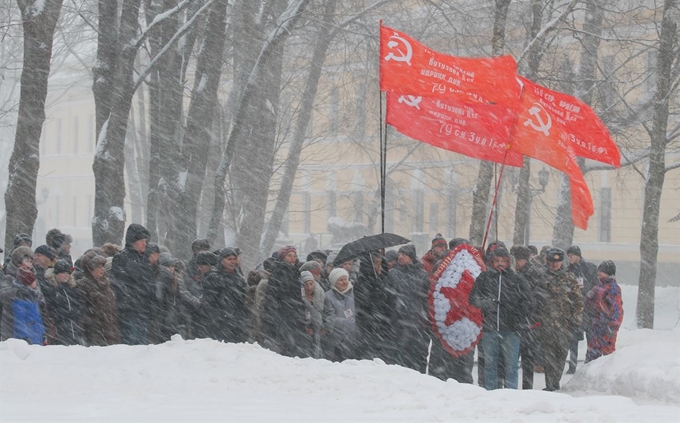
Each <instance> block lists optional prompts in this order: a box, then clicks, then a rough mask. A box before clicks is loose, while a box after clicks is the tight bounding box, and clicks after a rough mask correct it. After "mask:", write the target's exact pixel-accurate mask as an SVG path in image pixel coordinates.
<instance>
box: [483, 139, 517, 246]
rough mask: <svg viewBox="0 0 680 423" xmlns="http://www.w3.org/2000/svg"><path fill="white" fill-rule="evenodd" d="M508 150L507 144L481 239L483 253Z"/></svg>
mask: <svg viewBox="0 0 680 423" xmlns="http://www.w3.org/2000/svg"><path fill="white" fill-rule="evenodd" d="M508 151H510V145H509V144H508V146H507V148H506V149H505V154H504V155H503V164H502V165H501V171H500V173H499V175H498V181H497V182H496V191H495V192H494V194H493V203H492V204H491V211H490V212H489V220H488V221H487V222H486V231H484V240H483V241H482V251H481V253H482V254H484V250H485V249H486V239H487V237H488V235H489V228H491V220H492V218H493V214H494V213H493V212H494V210H495V209H496V201H497V200H498V189H499V188H500V186H501V181H502V180H503V170H504V169H505V160H506V159H507V158H508ZM496 231H498V226H496ZM496 238H498V233H496Z"/></svg>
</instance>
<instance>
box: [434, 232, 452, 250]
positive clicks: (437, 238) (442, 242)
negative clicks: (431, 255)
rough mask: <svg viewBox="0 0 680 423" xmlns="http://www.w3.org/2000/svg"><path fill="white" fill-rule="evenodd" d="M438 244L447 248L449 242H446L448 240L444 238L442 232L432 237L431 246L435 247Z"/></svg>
mask: <svg viewBox="0 0 680 423" xmlns="http://www.w3.org/2000/svg"><path fill="white" fill-rule="evenodd" d="M437 246H440V247H444V248H446V247H447V246H448V244H447V243H446V240H445V239H444V237H443V236H442V234H437V235H435V237H434V238H433V239H432V247H430V248H434V247H437Z"/></svg>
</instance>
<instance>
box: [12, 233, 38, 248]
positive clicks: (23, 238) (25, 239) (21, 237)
mask: <svg viewBox="0 0 680 423" xmlns="http://www.w3.org/2000/svg"><path fill="white" fill-rule="evenodd" d="M23 243H27V244H28V246H29V247H30V246H31V245H33V240H32V239H31V236H30V235H28V234H25V233H20V234H16V235H15V236H14V247H15V248H16V247H18V246H19V245H20V244H23Z"/></svg>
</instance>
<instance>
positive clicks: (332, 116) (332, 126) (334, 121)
mask: <svg viewBox="0 0 680 423" xmlns="http://www.w3.org/2000/svg"><path fill="white" fill-rule="evenodd" d="M339 110H340V90H338V87H333V88H332V89H331V96H330V110H329V115H328V130H329V131H330V134H331V135H337V132H338V126H339V122H340V117H339Z"/></svg>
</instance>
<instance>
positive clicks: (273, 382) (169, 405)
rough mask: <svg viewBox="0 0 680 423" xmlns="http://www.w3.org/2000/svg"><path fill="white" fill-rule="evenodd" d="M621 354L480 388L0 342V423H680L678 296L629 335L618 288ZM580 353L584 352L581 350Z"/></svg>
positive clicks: (188, 351) (241, 354)
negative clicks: (520, 384)
mask: <svg viewBox="0 0 680 423" xmlns="http://www.w3.org/2000/svg"><path fill="white" fill-rule="evenodd" d="M623 294H624V310H625V318H624V327H623V329H622V331H621V332H620V334H619V342H618V350H617V351H616V353H614V354H613V355H611V356H608V357H603V358H601V359H598V360H596V361H594V362H592V363H589V364H588V365H583V364H580V365H579V368H578V371H577V373H576V375H574V376H573V378H571V380H569V376H567V375H565V378H564V379H563V382H565V383H564V384H563V387H564V389H563V391H562V392H561V393H552V392H544V391H541V390H538V388H540V387H542V386H543V380H542V379H543V377H542V375H540V374H539V375H537V377H536V388H537V389H536V390H532V391H521V390H520V391H511V390H501V391H492V392H487V391H485V390H483V389H481V388H479V387H477V386H472V385H463V384H458V383H457V382H455V381H448V382H442V381H439V380H437V379H435V378H432V377H429V376H425V375H421V374H419V373H417V372H414V371H411V370H407V369H403V368H400V367H397V366H388V365H385V364H384V363H382V362H380V361H347V362H344V363H341V364H338V363H330V362H328V361H325V360H312V359H302V360H301V359H290V358H286V357H281V356H278V355H276V354H274V353H271V352H269V351H266V350H263V349H261V348H259V347H258V346H255V345H246V344H239V345H229V344H221V343H218V342H215V341H210V340H196V341H183V340H181V339H179V338H178V339H173V341H171V342H168V343H166V344H163V345H156V346H140V347H128V346H122V345H119V346H113V347H106V348H96V347H95V348H84V347H47V348H44V347H30V346H28V345H26V344H25V343H24V342H22V341H17V340H9V341H6V342H3V343H0V421H2V422H10V421H41V422H46V421H69V422H84V421H87V422H91V421H163V422H166V421H192V422H200V421H218V420H219V421H230V422H235V421H278V422H288V421H293V422H307V421H309V422H334V421H353V422H358V421H389V422H393V421H409V422H422V421H439V422H446V421H456V422H460V421H477V422H557V421H566V422H654V423H660V422H678V421H680V348H679V347H680V325H678V319H679V318H680V307H679V306H680V289H679V288H659V289H657V318H656V329H655V330H653V331H652V330H635V329H634V320H635V319H634V317H635V316H634V315H635V295H636V288H635V287H623ZM583 350H584V347H583V346H582V348H581V351H580V353H581V354H580V355H581V356H582V355H583V354H584V353H585V351H583Z"/></svg>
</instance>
